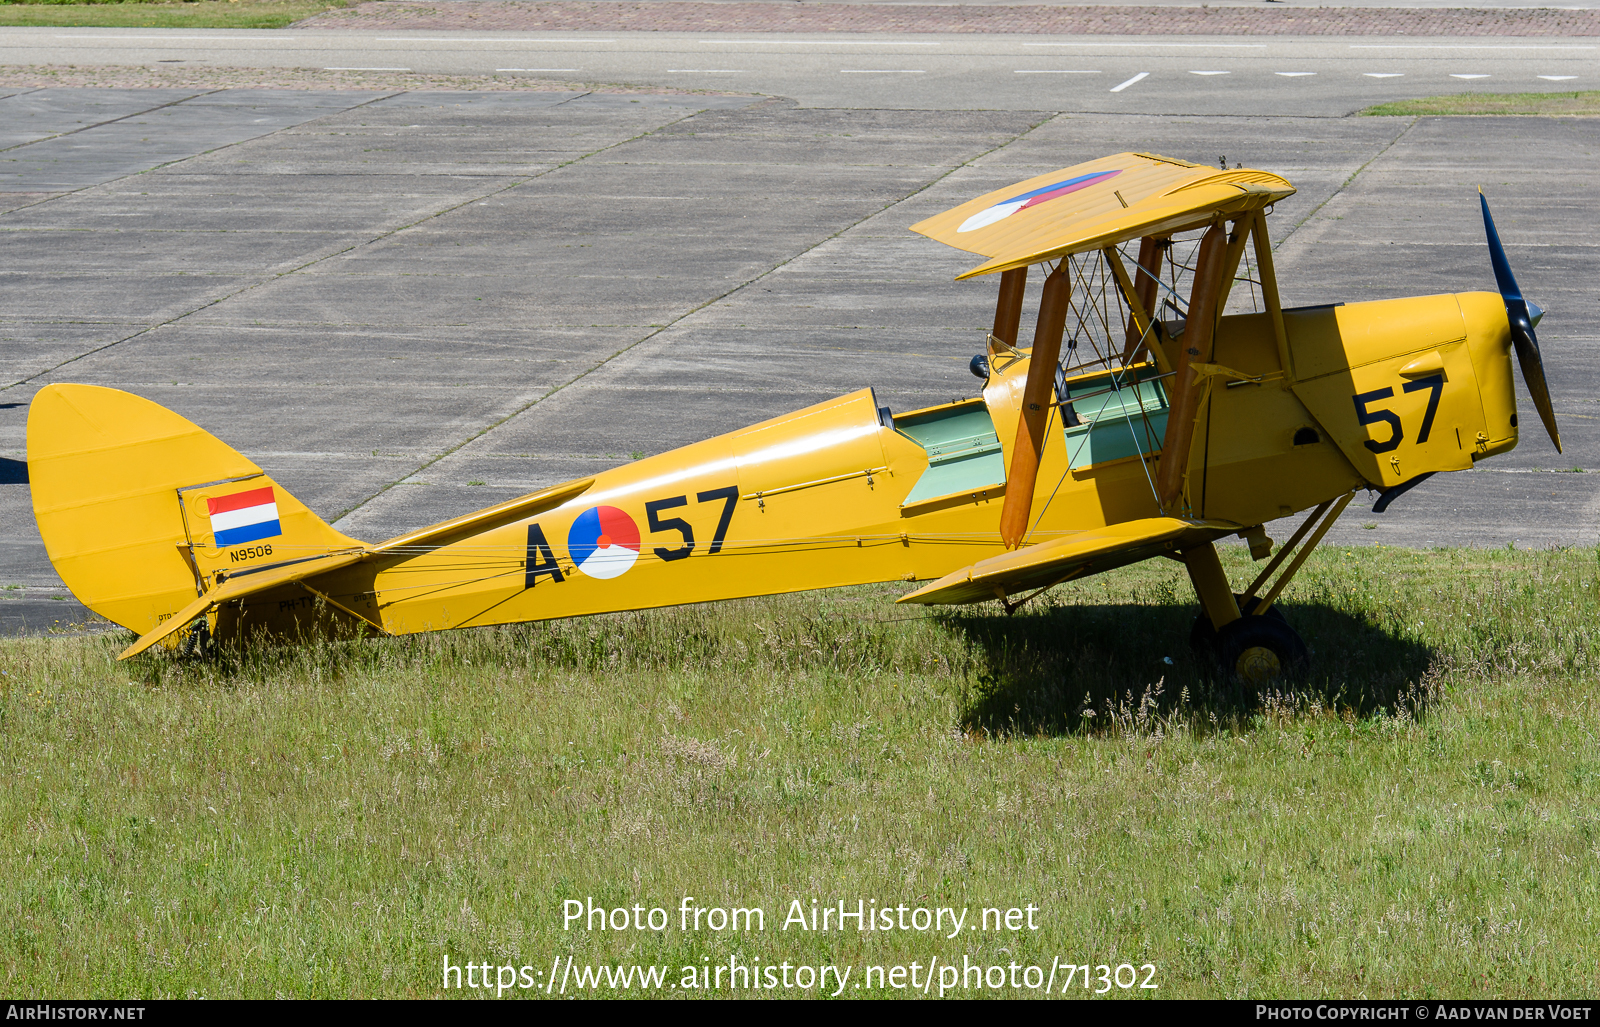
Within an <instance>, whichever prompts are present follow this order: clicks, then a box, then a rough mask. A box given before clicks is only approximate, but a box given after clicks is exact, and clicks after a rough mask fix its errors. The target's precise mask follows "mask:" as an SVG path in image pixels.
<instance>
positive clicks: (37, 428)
mask: <svg viewBox="0 0 1600 1027" xmlns="http://www.w3.org/2000/svg"><path fill="white" fill-rule="evenodd" d="M28 479H29V482H30V485H31V487H32V490H33V513H34V517H35V518H36V519H37V521H38V524H39V534H40V535H42V536H43V537H44V545H45V551H46V552H47V553H49V555H50V562H51V563H52V564H54V565H55V569H56V573H57V574H60V575H61V579H62V580H63V581H65V582H66V584H67V587H68V588H70V589H71V590H72V593H73V595H75V596H77V597H78V599H79V600H80V601H81V602H82V603H83V604H84V605H85V606H87V607H89V608H90V609H91V610H93V611H94V612H96V613H98V614H100V615H101V616H102V617H105V618H106V619H107V620H110V621H113V622H115V623H117V624H121V625H122V626H123V627H126V628H129V629H131V630H133V631H135V632H138V633H139V634H141V635H143V634H145V633H147V632H149V631H150V630H151V629H152V628H154V627H155V626H156V625H157V624H159V623H161V622H162V621H164V620H166V619H168V618H170V617H172V616H173V615H174V614H176V613H178V612H179V611H180V610H182V609H183V608H184V607H186V606H188V605H189V604H190V603H192V602H193V601H194V599H195V597H196V596H197V595H200V594H202V593H203V592H205V591H207V590H208V589H209V588H211V587H212V586H213V585H214V584H216V583H217V582H218V581H220V580H221V578H219V576H218V572H219V571H228V572H232V571H235V570H245V569H255V568H259V567H263V566H267V565H271V564H277V563H283V562H285V561H290V560H296V559H301V558H304V557H310V556H320V555H323V554H326V553H329V552H333V551H337V550H341V549H349V548H351V547H359V546H361V543H360V542H357V541H356V540H355V539H352V538H348V537H347V536H345V535H342V534H340V533H339V532H337V531H334V530H333V529H332V528H331V527H329V526H328V525H327V524H326V523H325V522H324V521H323V520H322V519H321V518H319V517H318V516H317V515H316V514H314V513H312V512H311V511H310V510H308V509H307V508H306V506H305V505H304V504H303V503H301V502H300V501H299V500H297V499H295V498H294V497H293V496H291V495H290V494H289V492H288V491H287V490H286V489H284V488H283V487H282V486H280V485H279V484H278V483H277V482H275V481H273V480H272V479H271V478H269V477H268V476H267V475H266V473H265V472H263V471H262V470H261V468H259V467H257V466H256V465H255V464H253V463H251V462H250V461H249V460H247V459H245V458H244V457H243V456H241V455H240V454H239V453H237V452H235V451H234V450H232V449H230V448H229V447H228V446H226V445H225V444H223V442H222V441H221V440H219V439H217V438H215V437H214V436H212V435H209V434H207V433H206V432H205V431H203V430H201V429H200V428H199V427H197V426H196V425H194V424H192V423H190V422H189V421H187V420H185V419H183V418H182V417H179V416H178V415H177V414H175V413H173V412H172V411H170V410H168V409H166V408H165V407H162V406H159V405H157V404H155V403H152V402H150V401H149V400H147V399H141V398H140V397H138V396H134V395H132V394H130V393H126V392H119V391H118V390H116V389H104V388H100V387H98V386H94V385H48V386H46V387H45V388H43V389H40V390H39V392H38V393H37V394H36V395H35V396H34V398H33V405H32V406H31V407H30V409H29V411H28Z"/></svg>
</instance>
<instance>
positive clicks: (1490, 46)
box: [1350, 43, 1594, 50]
mask: <svg viewBox="0 0 1600 1027" xmlns="http://www.w3.org/2000/svg"><path fill="white" fill-rule="evenodd" d="M1350 49H1352V50H1593V49H1594V47H1592V46H1502V45H1500V44H1498V43H1449V44H1440V43H1352V44H1350Z"/></svg>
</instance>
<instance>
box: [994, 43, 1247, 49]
mask: <svg viewBox="0 0 1600 1027" xmlns="http://www.w3.org/2000/svg"><path fill="white" fill-rule="evenodd" d="M1022 45H1023V46H1129V47H1144V48H1145V49H1156V48H1163V47H1164V48H1167V49H1171V48H1174V47H1180V48H1185V49H1189V48H1194V47H1199V48H1201V49H1208V50H1265V49H1266V48H1267V44H1265V43H1023V44H1022Z"/></svg>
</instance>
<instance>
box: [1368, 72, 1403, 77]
mask: <svg viewBox="0 0 1600 1027" xmlns="http://www.w3.org/2000/svg"><path fill="white" fill-rule="evenodd" d="M1362 74H1363V75H1364V76H1366V77H1367V78H1405V75H1406V73H1405V72H1403V71H1364V72H1362Z"/></svg>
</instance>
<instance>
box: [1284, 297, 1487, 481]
mask: <svg viewBox="0 0 1600 1027" xmlns="http://www.w3.org/2000/svg"><path fill="white" fill-rule="evenodd" d="M1285 324H1286V327H1287V329H1288V334H1289V349H1290V353H1291V354H1292V361H1293V363H1294V369H1295V376H1296V379H1297V380H1296V382H1295V385H1294V392H1295V395H1296V396H1298V397H1299V398H1300V400H1301V401H1302V402H1304V403H1305V405H1306V407H1307V408H1308V409H1309V410H1310V411H1311V413H1312V414H1313V415H1314V416H1315V417H1316V418H1317V420H1318V421H1319V422H1320V423H1321V424H1322V425H1323V427H1324V428H1325V429H1326V431H1327V432H1328V433H1329V434H1331V435H1332V437H1333V439H1334V441H1335V442H1337V443H1338V445H1339V448H1340V450H1341V451H1342V452H1343V453H1344V455H1345V457H1346V458H1347V459H1348V460H1349V461H1350V463H1351V464H1352V465H1353V466H1354V467H1355V469H1356V471H1357V472H1358V473H1359V474H1360V475H1361V477H1362V478H1363V479H1364V480H1365V481H1366V482H1367V483H1368V484H1370V485H1371V486H1373V487H1375V488H1390V487H1393V486H1395V485H1399V484H1401V483H1402V482H1404V481H1407V480H1409V479H1411V478H1414V477H1416V476H1417V475H1419V474H1425V473H1430V472H1435V471H1459V470H1465V469H1467V468H1469V467H1471V466H1472V463H1473V461H1474V460H1476V459H1480V458H1481V457H1483V456H1486V455H1489V453H1490V452H1503V451H1504V450H1506V449H1510V448H1511V447H1512V446H1514V445H1516V428H1515V425H1514V424H1513V423H1512V418H1511V414H1510V413H1507V412H1506V410H1507V408H1508V407H1509V409H1510V410H1511V411H1512V412H1514V410H1515V407H1514V400H1512V399H1511V394H1510V362H1509V359H1508V354H1509V351H1510V335H1509V328H1508V325H1507V321H1506V315H1505V307H1504V304H1503V302H1502V301H1501V299H1500V297H1498V296H1494V295H1492V294H1466V295H1463V296H1455V295H1447V296H1423V297H1418V298H1416V299H1406V300H1384V301H1380V302H1375V303H1354V304H1350V305H1348V306H1339V307H1324V308H1318V309H1315V310H1308V311H1291V312H1288V313H1287V314H1286V315H1285ZM1497 365H1498V366H1497ZM1479 368H1482V369H1483V376H1482V377H1480V374H1479ZM1485 385H1487V386H1488V388H1487V389H1485ZM1486 402H1487V403H1488V404H1490V405H1491V406H1492V407H1493V408H1494V410H1495V412H1496V416H1495V418H1494V420H1495V429H1494V431H1493V432H1491V431H1490V419H1489V418H1488V417H1487V416H1486V410H1485V403H1486Z"/></svg>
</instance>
